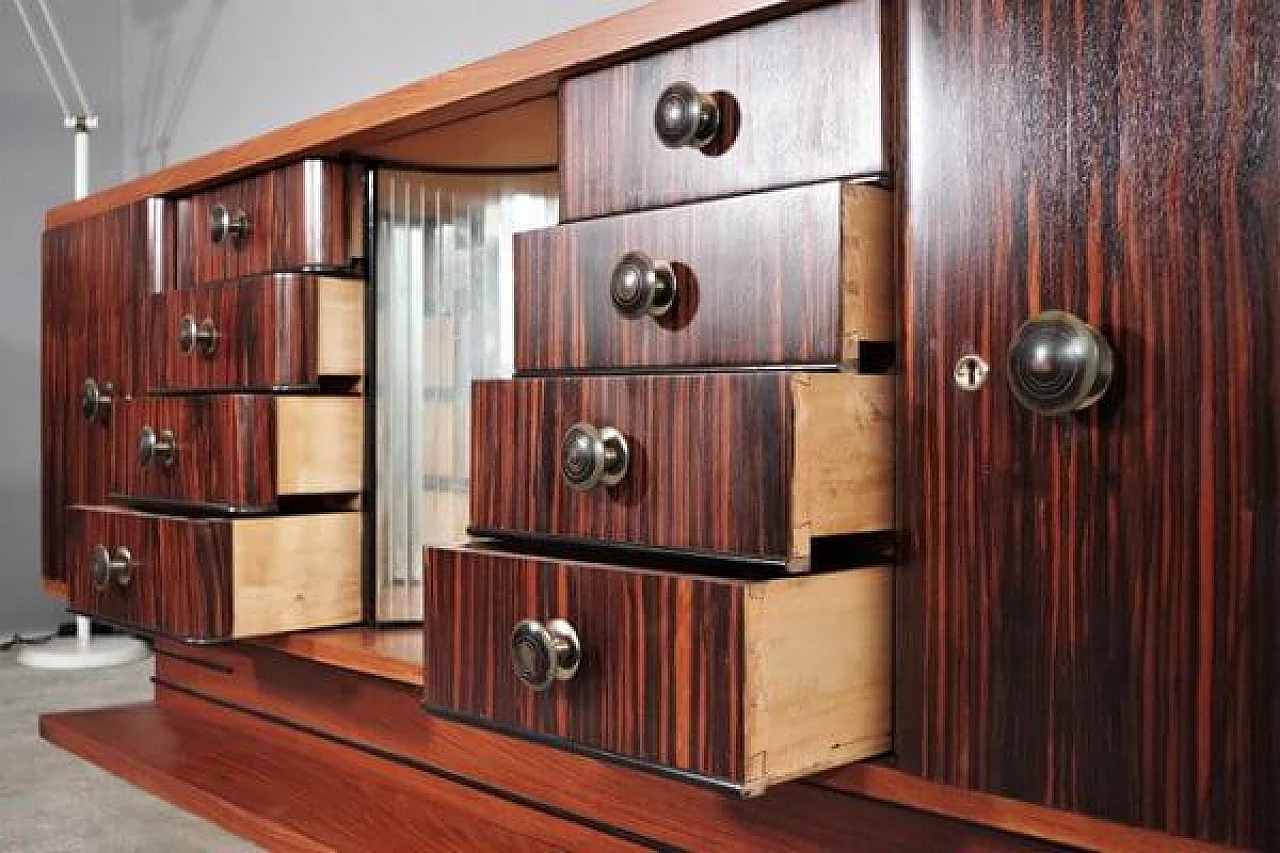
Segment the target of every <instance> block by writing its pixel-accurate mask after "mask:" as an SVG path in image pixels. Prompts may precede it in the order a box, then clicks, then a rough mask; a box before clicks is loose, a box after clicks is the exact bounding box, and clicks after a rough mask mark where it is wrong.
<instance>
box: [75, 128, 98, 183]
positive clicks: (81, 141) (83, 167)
mask: <svg viewBox="0 0 1280 853" xmlns="http://www.w3.org/2000/svg"><path fill="white" fill-rule="evenodd" d="M93 124H97V119H96V117H94V116H76V118H75V124H74V128H75V132H76V165H75V177H74V180H75V187H74V191H75V197H76V199H82V198H84V197H85V196H87V195H88V194H89V129H90V127H91V126H92V125H93Z"/></svg>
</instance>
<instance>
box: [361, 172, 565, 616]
mask: <svg viewBox="0 0 1280 853" xmlns="http://www.w3.org/2000/svg"><path fill="white" fill-rule="evenodd" d="M375 180H376V193H375V198H376V205H377V211H376V222H377V235H376V239H377V245H376V255H375V263H374V279H375V281H374V289H375V304H376V306H377V307H376V311H377V315H376V324H377V356H376V367H375V369H376V373H377V379H376V382H375V383H374V388H375V390H374V403H375V413H376V414H375V419H376V425H375V435H376V449H375V453H374V466H375V474H376V483H377V486H376V492H375V496H374V504H375V514H376V529H375V537H376V543H377V544H376V558H375V559H376V567H377V618H378V620H379V621H381V622H397V621H405V620H417V619H420V618H422V547H423V545H426V544H451V543H456V542H458V541H460V540H463V539H465V536H466V526H467V514H468V509H467V508H468V491H469V487H470V483H469V480H468V472H469V465H470V458H469V449H470V440H469V438H470V428H471V418H470V401H471V394H470V387H471V380H472V379H476V378H488V377H507V376H510V375H511V373H512V368H513V359H514V345H515V339H514V323H515V317H514V310H513V300H514V265H513V259H512V235H514V234H515V233H516V232H519V231H526V230H529V229H531V228H541V227H545V226H548V225H554V224H555V223H556V221H557V217H558V212H559V211H558V208H559V205H558V200H557V193H558V180H557V176H556V173H555V172H554V171H550V170H548V171H540V172H531V173H484V174H451V173H436V172H423V171H410V170H400V169H378V170H377V171H376V179H375Z"/></svg>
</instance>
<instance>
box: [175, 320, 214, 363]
mask: <svg viewBox="0 0 1280 853" xmlns="http://www.w3.org/2000/svg"><path fill="white" fill-rule="evenodd" d="M178 349H179V350H181V351H182V352H183V353H185V354H186V355H190V354H191V353H193V352H196V351H197V350H198V351H199V352H200V353H202V354H203V355H206V356H210V355H213V354H214V353H215V352H217V350H218V327H217V326H215V325H214V324H213V320H212V319H210V318H208V317H206V318H204V320H203V321H201V322H199V323H197V322H196V318H195V317H194V316H192V315H191V314H187V315H186V316H184V317H183V318H182V320H181V322H179V323H178Z"/></svg>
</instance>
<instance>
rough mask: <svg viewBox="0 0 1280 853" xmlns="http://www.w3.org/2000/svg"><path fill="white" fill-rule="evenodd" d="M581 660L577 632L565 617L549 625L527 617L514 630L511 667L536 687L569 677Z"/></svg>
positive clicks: (573, 673)
mask: <svg viewBox="0 0 1280 853" xmlns="http://www.w3.org/2000/svg"><path fill="white" fill-rule="evenodd" d="M581 662H582V647H581V646H580V645H579V644H578V632H577V631H575V630H574V629H573V626H572V625H570V624H569V623H568V622H567V621H565V620H564V619H552V620H551V621H550V622H548V623H547V624H546V625H543V624H542V623H541V622H539V621H537V620H536V619H525V620H524V621H523V622H521V623H520V624H518V625H516V627H515V630H514V631H512V632H511V668H512V669H513V670H515V673H516V677H517V678H519V679H520V680H521V681H523V682H524V683H525V684H527V685H529V686H530V687H532V688H533V689H534V690H546V689H547V688H548V687H550V686H551V685H552V684H553V683H555V682H556V681H568V680H569V679H570V678H573V676H574V675H576V674H577V672H578V664H580V663H581Z"/></svg>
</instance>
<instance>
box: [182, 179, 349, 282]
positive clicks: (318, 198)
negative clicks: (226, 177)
mask: <svg viewBox="0 0 1280 853" xmlns="http://www.w3.org/2000/svg"><path fill="white" fill-rule="evenodd" d="M358 200H359V187H358V185H357V184H355V183H354V182H353V179H351V178H349V176H348V170H347V167H346V166H345V165H343V164H341V163H332V162H327V161H323V160H303V161H300V162H298V163H293V164H290V165H288V166H282V167H281V168H279V169H273V170H272V171H270V172H265V173H263V174H261V175H256V176H254V177H251V178H245V179H243V180H239V181H233V182H231V183H229V184H224V185H222V186H220V187H215V188H213V189H210V190H204V191H202V192H198V193H195V194H194V195H191V196H188V197H187V198H182V199H178V201H177V203H176V206H177V243H178V245H177V273H176V279H177V286H178V287H180V288H185V287H194V286H197V285H201V284H207V283H209V282H218V281H224V280H227V279H233V278H240V277H243V276H247V275H258V274H260V273H271V272H288V271H297V270H310V271H313V272H316V271H318V272H329V271H344V270H349V269H350V268H351V267H352V259H353V258H354V257H356V256H357V255H359V254H361V253H362V250H361V249H360V248H358V247H359V245H360V242H359V241H360V240H361V239H363V234H362V231H363V227H362V219H363V207H362V206H360V205H359V204H357V203H355V202H357V201H358Z"/></svg>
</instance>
